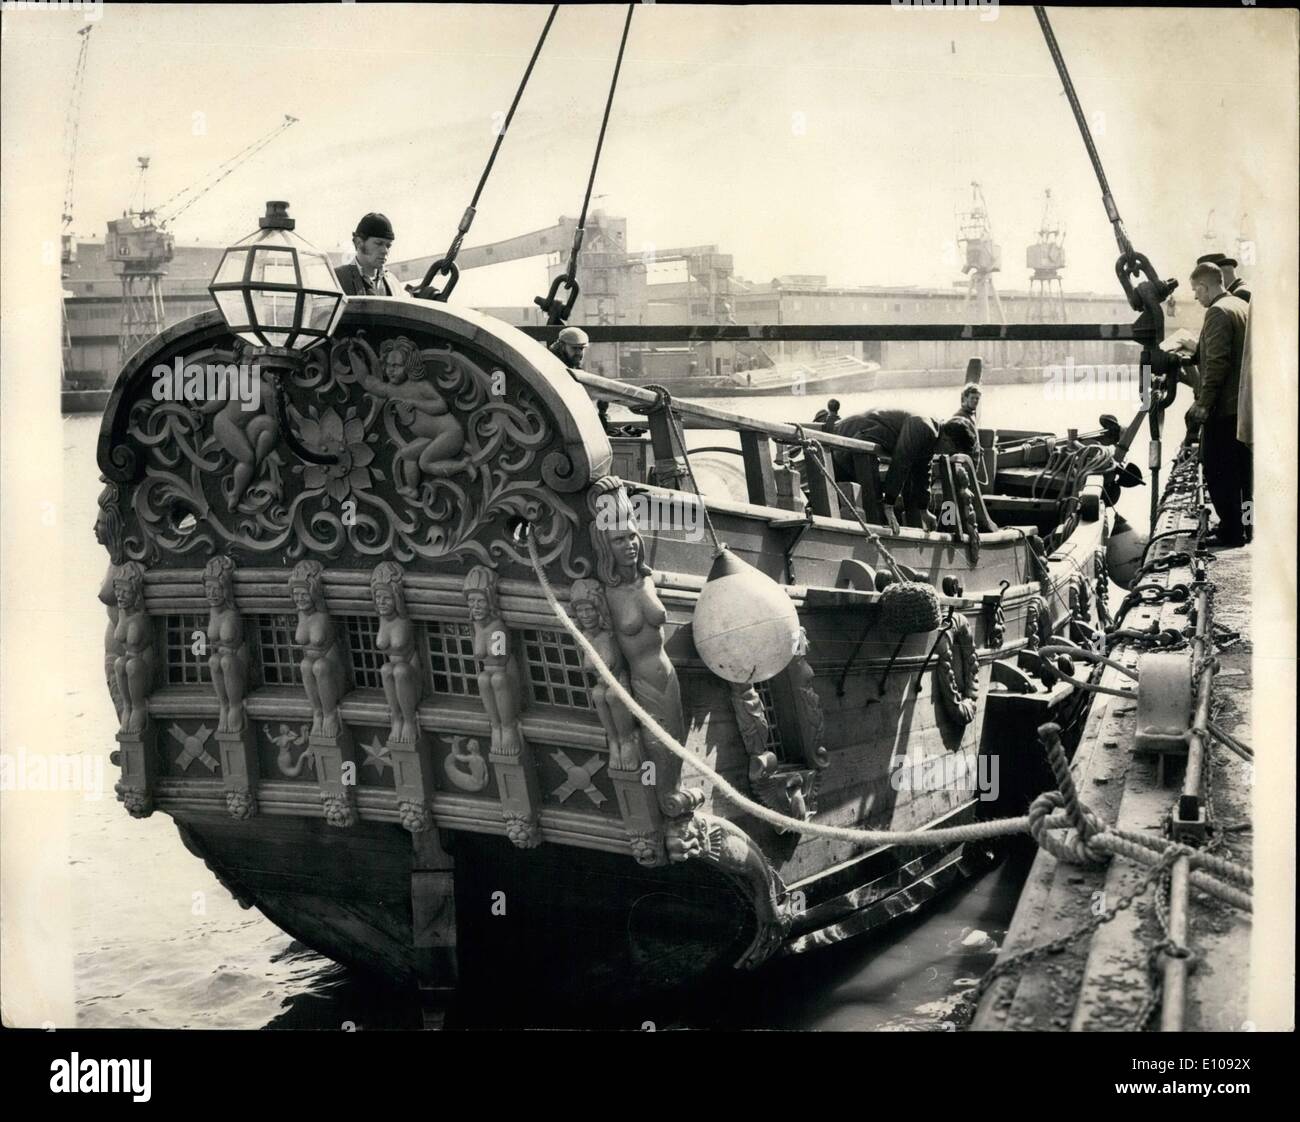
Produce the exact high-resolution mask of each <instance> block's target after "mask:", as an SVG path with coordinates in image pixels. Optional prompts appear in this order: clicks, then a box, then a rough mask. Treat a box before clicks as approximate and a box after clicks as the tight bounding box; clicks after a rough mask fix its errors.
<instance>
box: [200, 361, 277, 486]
mask: <svg viewBox="0 0 1300 1122" xmlns="http://www.w3.org/2000/svg"><path fill="white" fill-rule="evenodd" d="M257 373H258V378H259V380H260V381H261V386H260V387H259V389H260V391H261V396H260V398H259V405H258V408H256V409H246V408H245V407H244V405H245V403H244V402H243V401H242V400H240V398H239V396H238V395H237V394H229V395H228V396H224V397H216V398H213V400H211V401H205V402H203V404H201V405H198V406H196V407H195V408H194V409H193V413H194V414H195V415H197V416H200V417H201V416H205V415H208V414H212V413H215V414H216V416H215V417H213V419H212V435H213V436H214V437H215V438H216V441H217V443H218V444H219V445H220V446H221V447H222V448H223V449H224V450H225V451H226V452H228V453H230V458H231V459H232V460H234V462H235V467H234V471H233V472H232V474H231V480H230V487H229V490H228V492H227V495H226V509H227V510H234V509H235V507H237V506H238V505H239V501H240V499H242V498H243V497H244V492H245V491H247V490H248V485H249V484H250V483H252V482H253V480H254V479H256V478H257V473H258V471H260V470H261V467H262V464H263V462H264V461H265V460H266V457H267V456H268V455H269V454H270V452H271V449H272V448H274V447H275V442H276V441H277V440H278V439H279V438H280V422H279V420H277V418H276V415H275V409H274V407H273V406H272V404H271V403H272V402H273V401H274V400H275V386H274V384H273V383H272V381H271V378H270V375H269V373H263V372H262V370H261V368H260V367H258V368H257Z"/></svg>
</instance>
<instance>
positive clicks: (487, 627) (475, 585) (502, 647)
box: [463, 565, 525, 756]
mask: <svg viewBox="0 0 1300 1122" xmlns="http://www.w3.org/2000/svg"><path fill="white" fill-rule="evenodd" d="M463 591H464V594H465V603H466V604H468V605H469V618H470V621H471V623H472V624H473V627H474V657H475V659H476V660H477V661H478V665H479V672H478V689H479V696H480V698H481V699H482V701H483V709H484V711H485V712H486V713H487V717H488V723H489V724H490V725H491V727H492V747H491V751H492V752H495V753H497V754H499V755H502V756H518V755H519V754H520V752H522V751H523V749H524V747H525V743H524V733H523V730H522V729H521V728H520V727H519V712H520V710H521V709H522V708H523V704H524V695H523V689H522V687H521V684H520V681H519V671H518V669H517V668H516V666H515V660H514V659H513V658H512V657H511V636H510V631H509V629H508V628H507V627H506V623H505V620H503V619H502V618H501V607H500V602H499V600H498V598H497V577H496V573H494V572H493V571H492V570H491V569H489V568H488V567H487V566H486V565H475V566H474V568H472V569H471V570H470V571H469V572H468V573H467V574H466V575H465V583H464V586H463Z"/></svg>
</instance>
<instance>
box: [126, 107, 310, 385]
mask: <svg viewBox="0 0 1300 1122" xmlns="http://www.w3.org/2000/svg"><path fill="white" fill-rule="evenodd" d="M297 120H298V118H297V117H291V116H289V115H288V114H287V113H286V114H285V115H284V120H283V121H281V122H280V124H278V125H276V126H275V128H273V129H272V130H271V131H270V132H268V133H266V134H265V135H263V136H261V137H258V139H257V140H255V141H253V142H252V143H251V144H249V145H248V146H247V147H245V148H242V149H240V151H238V152H236V153H235V154H234V155H233V156H231V157H230V159H228V160H226V161H225V162H224V163H222V164H219V165H218V166H217V167H216V168H214V169H213V170H212V171H211V172H209V173H208V175H207V176H205V177H204V178H203V179H200V180H198V181H196V182H194V183H191V184H188V185H187V186H185V187H183V188H182V189H181V190H179V191H177V192H176V193H175V194H174V195H172V196H171V198H169V199H167V200H166V201H165V202H164V203H162V205H160V206H158V207H150V206H149V204H148V200H147V197H146V190H147V173H148V171H149V157H148V156H138V157H137V158H136V163H137V164H138V165H139V168H140V175H139V179H138V180H137V185H136V191H137V194H138V196H139V200H140V202H139V206H138V207H137V208H135V209H131V208H128V209H127V211H126V212H125V213H124V214H123V215H122V217H121V218H114V219H112V220H111V221H110V222H109V223H108V236H107V238H106V239H105V242H104V252H105V254H106V255H107V257H108V259H109V260H110V261H112V263H113V272H114V273H115V274H116V275H117V276H119V277H121V278H122V321H121V325H120V327H119V332H118V362H120V363H121V362H125V361H126V360H127V358H128V357H130V356H131V355H132V354H134V353H135V351H136V349H137V348H138V347H139V346H140V345H141V344H142V343H145V342H147V341H148V340H149V339H152V338H153V337H154V336H155V335H157V334H158V333H159V332H160V331H162V328H163V295H162V278H163V277H165V276H166V275H167V266H168V264H169V263H170V262H171V259H172V258H173V257H174V256H175V239H174V238H173V237H172V234H171V231H170V230H168V229H167V225H168V223H170V222H173V221H175V220H176V219H177V218H179V217H180V216H181V215H182V214H183V213H184V212H185V211H186V210H188V209H189V208H190V207H191V206H193V205H194V203H196V202H198V200H199V199H201V198H202V197H203V196H204V195H206V194H207V193H208V192H209V191H210V190H211V189H212V188H213V187H215V186H216V185H217V184H218V183H220V182H221V181H222V180H223V179H225V178H226V176H228V175H229V174H230V173H231V172H232V171H234V170H235V168H237V167H239V165H240V164H242V163H244V162H245V161H246V160H248V159H249V158H250V157H252V156H253V155H255V154H256V153H257V152H259V151H261V149H263V148H264V147H266V145H268V144H269V143H270V142H271V141H272V140H274V139H275V138H276V137H277V136H279V135H280V133H282V132H283V131H284V130H285V129H287V128H289V127H290V126H291V125H293V124H294V123H296V122H297Z"/></svg>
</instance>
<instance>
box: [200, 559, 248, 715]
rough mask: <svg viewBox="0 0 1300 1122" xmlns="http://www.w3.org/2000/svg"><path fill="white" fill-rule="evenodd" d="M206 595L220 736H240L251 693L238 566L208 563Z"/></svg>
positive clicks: (223, 561)
mask: <svg viewBox="0 0 1300 1122" xmlns="http://www.w3.org/2000/svg"><path fill="white" fill-rule="evenodd" d="M203 592H204V595H206V596H207V599H208V669H209V670H211V671H212V687H213V689H215V690H216V693H217V704H218V705H219V706H220V708H219V710H218V713H217V732H239V731H241V730H242V729H243V727H244V695H245V693H246V692H247V690H248V644H247V642H246V641H245V639H244V619H243V617H242V616H241V615H240V614H239V609H238V608H237V607H236V606H235V563H234V562H233V561H232V560H231V559H230V558H229V557H224V556H217V557H213V558H210V559H209V561H208V563H207V565H205V566H204V568H203Z"/></svg>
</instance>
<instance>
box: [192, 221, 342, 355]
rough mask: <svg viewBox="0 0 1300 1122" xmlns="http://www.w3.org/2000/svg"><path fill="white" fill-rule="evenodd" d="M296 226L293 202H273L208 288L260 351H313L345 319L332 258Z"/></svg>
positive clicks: (228, 321)
mask: <svg viewBox="0 0 1300 1122" xmlns="http://www.w3.org/2000/svg"><path fill="white" fill-rule="evenodd" d="M293 226H294V221H293V219H292V218H290V217H289V204H288V203H285V202H268V203H267V204H266V215H265V217H263V218H259V219H258V229H257V231H256V232H255V233H253V234H250V235H249V236H248V237H246V238H245V239H244V240H243V241H240V242H236V243H235V244H234V245H232V246H231V247H230V248H229V249H227V250H226V253H225V256H224V257H222V259H221V264H220V265H219V266H218V267H217V272H216V275H215V276H214V277H213V278H212V283H211V284H209V285H208V291H209V292H210V293H211V294H212V299H213V300H215V301H216V304H217V309H218V310H219V311H220V312H221V316H222V318H223V319H224V320H225V321H226V324H227V326H228V327H229V328H230V330H231V331H233V332H234V333H235V334H236V335H238V336H239V337H240V338H241V339H243V340H244V341H245V342H246V343H249V344H251V345H252V346H254V347H257V348H267V347H270V348H274V349H275V350H277V351H279V350H281V349H283V350H286V351H305V350H308V349H309V348H311V347H314V346H316V345H317V344H318V343H322V342H324V341H325V340H326V339H328V338H329V337H330V335H331V334H333V332H334V329H335V328H336V327H337V326H338V322H339V319H340V318H341V316H342V315H343V303H344V298H343V289H342V288H341V287H340V286H339V282H338V278H337V277H336V276H335V275H334V270H333V269H332V268H331V267H330V263H329V258H328V257H326V256H325V254H324V253H322V252H321V251H320V250H319V249H317V248H316V247H315V246H313V245H311V244H309V243H308V242H306V241H304V240H303V239H302V238H300V237H299V236H298V235H297V234H295V233H294V232H293Z"/></svg>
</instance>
